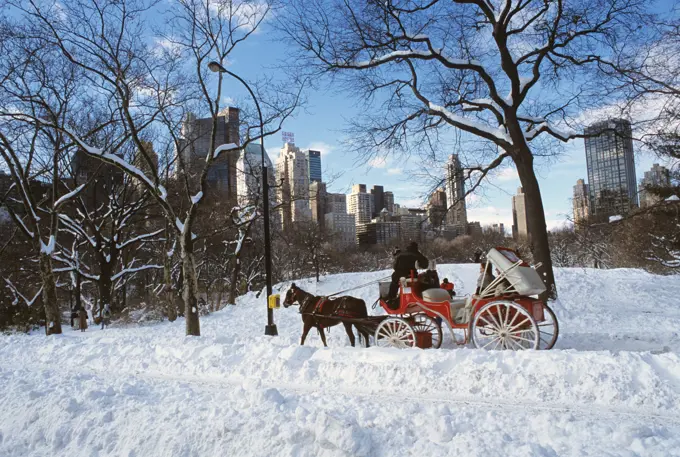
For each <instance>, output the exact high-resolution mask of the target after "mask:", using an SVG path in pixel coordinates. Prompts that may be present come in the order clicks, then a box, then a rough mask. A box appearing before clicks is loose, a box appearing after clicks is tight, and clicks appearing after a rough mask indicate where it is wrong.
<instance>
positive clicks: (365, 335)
mask: <svg viewBox="0 0 680 457" xmlns="http://www.w3.org/2000/svg"><path fill="white" fill-rule="evenodd" d="M357 332H359V335H361V336H363V337H364V342H365V343H366V347H369V344H368V332H362V331H361V330H360V329H359V328H357Z"/></svg>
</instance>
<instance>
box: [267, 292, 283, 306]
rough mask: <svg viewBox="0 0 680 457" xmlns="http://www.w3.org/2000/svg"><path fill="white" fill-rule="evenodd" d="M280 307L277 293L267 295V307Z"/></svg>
mask: <svg viewBox="0 0 680 457" xmlns="http://www.w3.org/2000/svg"><path fill="white" fill-rule="evenodd" d="M280 307H281V296H280V295H279V294H273V295H270V296H269V308H271V309H278V308H280Z"/></svg>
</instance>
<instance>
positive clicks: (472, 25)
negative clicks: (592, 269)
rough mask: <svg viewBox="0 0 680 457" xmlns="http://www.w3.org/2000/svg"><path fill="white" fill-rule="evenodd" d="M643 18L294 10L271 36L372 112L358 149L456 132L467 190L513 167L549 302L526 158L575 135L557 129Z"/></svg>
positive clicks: (539, 212) (530, 163)
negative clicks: (475, 144) (462, 146)
mask: <svg viewBox="0 0 680 457" xmlns="http://www.w3.org/2000/svg"><path fill="white" fill-rule="evenodd" d="M642 8H643V2H641V1H639V0H595V1H591V0H578V1H569V2H566V1H562V0H556V1H547V0H506V1H503V2H496V1H490V0H453V1H449V0H415V1H414V0H398V1H387V2H385V1H378V0H373V1H368V2H365V1H354V0H311V1H310V0H304V1H303V0H296V1H293V2H292V7H291V10H290V11H291V12H290V14H287V15H284V16H283V17H282V19H281V27H282V28H283V29H284V30H285V31H287V33H288V34H289V36H290V37H291V39H292V40H293V41H294V42H295V43H296V44H297V45H298V46H299V47H300V48H301V49H302V50H303V56H304V57H306V58H307V60H306V62H307V63H310V64H311V65H314V66H315V68H316V69H319V70H320V71H323V72H329V73H331V74H333V75H337V76H339V77H340V81H346V82H348V83H349V85H350V87H352V88H353V89H354V90H355V91H356V90H357V89H360V90H361V91H362V93H363V95H364V96H365V97H366V99H367V101H369V102H370V101H373V102H375V103H379V104H381V107H382V109H381V110H378V111H377V112H376V113H375V115H369V116H366V117H364V118H362V119H360V120H359V121H357V123H356V126H357V127H360V128H361V130H362V131H363V132H364V134H363V135H362V136H360V137H359V145H358V147H362V148H364V150H366V151H370V153H372V154H376V153H379V154H386V153H387V152H388V151H391V152H394V151H396V152H401V153H405V154H408V153H419V152H422V151H423V150H426V151H432V150H433V149H436V147H437V146H438V144H439V143H441V141H442V139H446V138H447V135H448V136H449V137H450V131H451V130H452V129H453V130H454V131H459V132H463V133H464V134H466V135H468V136H469V137H470V138H476V139H478V140H481V141H482V147H481V148H480V149H478V150H477V151H476V152H475V151H472V152H468V153H467V155H468V156H474V158H473V157H468V162H471V163H469V164H468V167H467V168H468V171H467V177H468V178H469V179H471V181H472V183H471V185H469V186H468V191H470V190H474V189H475V188H476V187H477V186H478V185H479V183H480V182H481V180H482V179H483V178H484V177H486V176H487V174H488V173H489V172H490V171H491V170H493V169H494V168H497V167H499V166H501V165H502V164H503V163H504V162H506V161H512V163H513V164H514V166H515V168H516V169H517V172H518V175H519V178H520V181H521V183H522V187H523V188H524V193H525V194H526V196H527V208H526V210H527V216H528V219H529V231H530V232H531V242H532V251H533V254H534V259H535V260H536V261H538V262H541V263H542V264H543V278H544V281H545V282H546V284H547V286H548V293H550V292H551V291H554V275H553V270H552V261H551V258H550V250H549V243H548V236H547V230H546V222H545V215H544V210H543V201H542V198H541V191H540V188H539V185H538V181H537V179H536V174H535V171H534V169H535V159H536V157H537V156H541V155H542V154H545V153H546V148H549V147H551V145H553V144H555V143H553V141H551V140H558V141H562V142H564V141H568V140H569V139H571V138H575V137H578V136H581V134H580V133H579V132H577V131H572V130H567V129H564V127H565V123H567V122H565V121H571V120H573V119H574V118H575V117H577V116H578V115H579V114H580V113H581V110H582V109H583V108H586V107H589V106H593V105H595V104H597V103H601V102H602V98H601V97H600V96H598V93H597V92H596V91H594V90H589V89H593V86H592V84H593V83H595V82H596V80H597V78H599V76H597V75H594V73H595V72H593V71H591V69H593V68H595V66H596V65H597V56H599V55H605V54H606V53H607V52H608V48H609V45H610V43H614V42H618V40H619V39H621V38H623V37H626V38H628V39H630V37H634V36H636V35H635V33H636V28H637V26H638V24H640V22H641V21H643V22H644V21H645V18H644V16H643V13H644V12H643V11H642ZM638 34H639V32H638ZM343 78H344V79H343ZM489 146H490V147H489ZM466 152H467V151H466ZM548 152H549V151H548ZM448 204H449V205H450V206H452V205H453V204H455V202H448Z"/></svg>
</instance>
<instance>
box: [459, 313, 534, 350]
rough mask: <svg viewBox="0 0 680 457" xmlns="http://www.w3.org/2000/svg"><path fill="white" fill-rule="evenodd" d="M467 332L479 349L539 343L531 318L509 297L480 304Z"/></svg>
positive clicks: (526, 346)
mask: <svg viewBox="0 0 680 457" xmlns="http://www.w3.org/2000/svg"><path fill="white" fill-rule="evenodd" d="M470 336H471V338H472V342H473V343H474V344H475V347H476V348H480V349H510V350H524V349H538V343H539V332H538V327H537V326H536V321H535V320H534V318H533V317H532V316H531V314H530V313H529V311H527V310H526V309H524V307H522V306H520V305H518V304H517V303H513V302H509V301H497V302H492V303H489V304H487V305H484V306H482V307H481V308H480V309H479V311H477V313H475V315H474V317H473V318H472V322H471V323H470Z"/></svg>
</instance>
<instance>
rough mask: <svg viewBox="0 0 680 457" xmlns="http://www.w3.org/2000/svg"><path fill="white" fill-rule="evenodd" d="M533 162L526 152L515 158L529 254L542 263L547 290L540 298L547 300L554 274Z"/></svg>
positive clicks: (551, 292)
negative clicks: (526, 228)
mask: <svg viewBox="0 0 680 457" xmlns="http://www.w3.org/2000/svg"><path fill="white" fill-rule="evenodd" d="M533 162H534V160H533V156H532V155H531V152H530V151H528V150H527V151H520V152H519V154H518V155H517V157H515V165H516V167H517V174H518V175H519V179H520V182H521V183H522V188H523V190H524V195H525V196H526V197H525V198H526V200H525V204H526V213H527V225H528V228H529V241H530V245H531V252H532V254H533V255H534V262H541V263H542V266H541V268H540V269H539V273H540V274H541V279H542V280H543V282H544V283H545V286H546V288H547V290H546V291H545V292H544V293H543V294H541V297H540V298H541V299H542V300H547V299H548V298H552V297H554V296H555V295H556V289H555V274H554V272H553V266H552V259H551V258H550V244H549V242H548V230H547V227H546V223H545V211H544V210H543V199H542V197H541V189H540V187H539V185H538V180H537V179H536V173H535V172H534V165H533Z"/></svg>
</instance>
